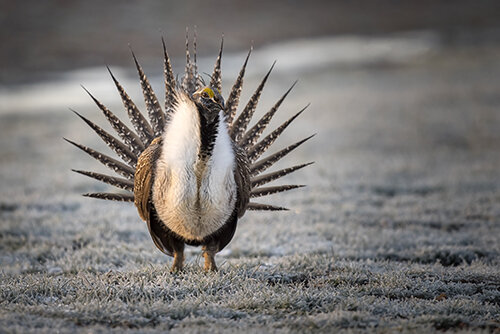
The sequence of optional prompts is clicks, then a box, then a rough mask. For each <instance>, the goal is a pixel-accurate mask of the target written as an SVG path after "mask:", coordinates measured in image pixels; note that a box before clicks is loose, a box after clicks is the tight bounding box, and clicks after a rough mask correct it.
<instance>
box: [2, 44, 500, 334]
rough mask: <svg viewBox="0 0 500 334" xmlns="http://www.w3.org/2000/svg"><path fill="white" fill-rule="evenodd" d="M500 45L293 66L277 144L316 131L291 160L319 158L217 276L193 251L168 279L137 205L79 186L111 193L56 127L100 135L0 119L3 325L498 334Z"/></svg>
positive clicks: (70, 121)
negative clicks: (296, 69) (286, 126)
mask: <svg viewBox="0 0 500 334" xmlns="http://www.w3.org/2000/svg"><path fill="white" fill-rule="evenodd" d="M498 54H500V52H499V49H498V47H496V46H495V45H493V46H491V45H490V46H488V47H486V46H483V48H482V49H481V52H477V51H475V50H474V49H473V48H472V47H470V46H468V47H466V48H464V49H457V47H456V46H455V48H454V49H445V48H443V49H438V50H435V51H433V52H431V53H430V54H428V55H426V56H424V57H421V58H419V59H417V60H410V61H408V62H406V63H398V64H390V63H389V64H382V65H383V66H377V65H376V64H368V65H367V66H365V67H363V66H355V67H352V68H350V67H348V66H347V67H346V66H343V67H335V66H332V67H328V68H326V69H323V70H322V71H315V70H312V71H311V72H307V73H301V82H300V83H299V86H298V87H297V90H296V93H295V94H293V96H291V97H290V99H289V101H288V102H287V103H285V105H284V111H283V112H282V114H281V116H277V117H282V118H281V119H284V118H285V117H286V116H287V115H289V114H291V113H292V112H294V111H295V110H296V109H298V108H299V107H295V106H296V105H300V106H302V105H304V104H305V103H306V102H308V101H312V102H313V104H312V106H311V108H310V110H308V112H307V113H305V114H304V115H301V117H300V120H298V122H297V124H296V125H295V127H294V128H293V129H294V130H291V131H287V134H286V135H284V138H283V139H280V141H278V146H279V145H280V144H282V145H284V144H286V143H289V142H290V141H291V140H292V139H293V138H297V137H299V138H300V137H305V136H306V135H308V134H310V133H311V132H318V135H317V136H316V137H315V138H314V139H313V140H312V141H311V143H308V144H306V146H305V147H304V148H301V149H299V150H298V151H297V152H294V153H293V155H291V156H290V160H289V161H293V162H306V161H310V160H315V161H316V164H315V165H313V166H311V167H309V168H307V169H305V170H303V171H300V172H298V173H297V174H296V175H290V176H289V177H287V178H288V181H289V182H298V183H305V184H307V185H308V187H307V188H304V189H300V190H297V191H292V192H290V193H289V194H284V195H282V196H275V197H274V198H271V197H270V198H269V199H266V201H267V202H269V203H274V204H279V205H285V206H288V207H290V208H292V211H290V212H288V213H276V214H274V213H264V214H259V213H253V212H250V213H248V214H247V215H246V216H245V217H244V218H243V219H242V220H241V221H240V223H239V226H238V230H237V232H236V236H235V238H234V239H233V241H232V242H231V243H230V245H229V246H228V247H227V249H225V250H224V251H222V252H221V253H220V254H218V255H217V258H216V259H217V262H218V264H219V267H220V271H219V272H217V273H204V272H203V270H202V258H201V257H200V254H199V249H195V248H189V249H188V251H187V264H186V269H185V271H184V272H182V273H177V274H171V273H170V272H169V267H170V264H171V259H170V258H168V257H166V256H164V255H163V254H161V253H160V252H159V251H158V250H156V248H155V247H154V245H153V243H152V242H151V240H150V237H149V235H148V232H147V228H146V226H145V224H144V223H143V222H141V221H140V219H139V218H138V216H137V213H136V211H135V208H134V207H133V205H127V204H120V203H106V202H102V201H98V200H91V199H86V198H82V197H81V196H80V195H79V194H80V193H83V192H89V191H94V190H97V191H99V190H103V189H106V188H105V187H104V186H102V185H98V184H96V183H95V182H93V181H91V180H87V179H85V178H84V177H82V176H79V175H76V174H72V173H71V172H70V171H69V169H70V168H89V167H90V168H94V167H96V166H97V163H95V162H92V161H91V160H90V159H89V158H87V157H86V156H85V155H84V154H83V153H81V152H79V151H77V150H76V149H74V148H72V147H70V146H69V145H67V144H65V143H64V142H63V141H62V139H61V137H62V136H65V137H70V138H72V139H75V140H78V141H81V142H84V143H86V144H89V145H92V146H97V147H102V146H99V144H98V141H97V140H96V139H95V136H94V135H93V134H91V133H90V132H89V131H88V130H87V129H86V127H85V124H83V123H82V122H80V121H79V120H78V119H77V118H76V117H73V115H71V113H69V112H65V111H51V112H48V113H43V112H42V111H40V113H36V114H34V113H31V114H13V113H3V114H2V115H1V116H0V139H1V140H0V150H1V155H0V157H1V160H0V178H1V179H0V180H1V188H0V265H1V269H0V332H19V333H30V332H32V333H54V332H58V331H59V332H63V333H64V332H117V333H123V332H130V333H133V332H140V333H148V332H166V331H168V330H170V331H172V332H182V333H206V332H250V333H252V332H253V333H261V332H276V333H281V332H300V333H302V332H324V333H332V332H370V333H371V332H380V333H392V332H416V333H417V332H418V333H422V332H437V331H439V332H440V331H460V332H498V331H499V330H500V322H499V319H500V257H499V254H500V238H499V236H500V169H499V168H498V167H499V162H500V156H499V152H500V144H499V143H500V137H499V134H500V131H499V129H500V119H499V117H498V115H499V113H498V105H499V104H500V98H499V94H498V87H500V61H499V59H500V57H498ZM277 70H278V74H280V73H279V67H278V68H277ZM280 75H281V76H278V77H279V78H281V79H283V80H281V81H285V79H287V80H286V81H287V82H292V81H293V79H294V78H295V74H294V73H289V74H283V73H281V74H280ZM288 75H289V76H290V78H289V77H288ZM292 76H293V77H292ZM288 79H290V80H288ZM277 81H278V82H277ZM279 81H280V80H276V81H274V83H273V81H272V80H270V83H269V92H272V94H271V93H269V94H270V95H264V97H263V101H262V105H263V106H264V108H263V109H262V110H261V111H260V112H263V110H264V109H265V108H266V107H267V106H270V105H272V103H273V101H272V100H271V99H274V98H275V97H277V96H278V95H279V94H280V92H281V91H282V89H284V88H283V83H282V82H279ZM110 84H111V83H110ZM248 85H249V86H250V87H252V86H255V85H256V83H255V81H252V80H249V83H248ZM275 92H276V96H274V95H273V94H274V93H275ZM82 94H83V93H82ZM271 95H273V96H271ZM109 101H113V97H109V99H108V97H106V100H105V102H106V103H108V104H109V103H110V102H109ZM114 101H115V102H116V100H114ZM114 107H115V110H119V107H118V106H114ZM81 112H82V113H84V114H85V115H87V116H90V117H91V118H92V119H97V120H99V119H100V118H99V117H101V116H99V114H98V112H97V111H96V110H95V109H93V107H92V103H91V101H89V109H88V110H84V111H81ZM101 121H102V122H100V124H102V123H104V121H103V120H102V118H101ZM275 124H279V123H278V121H276V123H275ZM95 169H98V167H96V168H95Z"/></svg>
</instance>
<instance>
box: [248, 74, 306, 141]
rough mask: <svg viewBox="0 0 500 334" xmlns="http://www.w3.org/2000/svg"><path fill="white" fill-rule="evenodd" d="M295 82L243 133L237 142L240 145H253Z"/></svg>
mask: <svg viewBox="0 0 500 334" xmlns="http://www.w3.org/2000/svg"><path fill="white" fill-rule="evenodd" d="M296 83H297V81H295V82H294V83H293V85H292V86H291V87H290V88H289V89H288V90H287V92H286V93H285V94H283V96H282V97H281V98H280V99H279V100H278V102H276V104H275V105H274V106H273V107H272V108H271V110H269V111H268V112H267V113H266V114H265V115H264V116H262V118H261V119H260V120H259V121H258V122H257V123H256V124H255V125H254V126H253V127H252V128H251V129H250V130H248V131H247V132H246V133H245V135H244V136H243V138H242V139H241V140H240V142H239V144H240V146H241V147H246V148H248V147H251V146H253V145H255V143H256V142H257V140H259V137H260V135H261V134H262V132H264V130H265V129H266V127H267V125H268V124H269V122H270V121H271V119H272V118H273V116H274V114H275V113H276V111H277V110H278V108H279V107H280V105H281V103H282V102H283V100H285V98H286V97H287V95H288V93H290V91H291V90H292V89H293V87H294V86H295V84H296Z"/></svg>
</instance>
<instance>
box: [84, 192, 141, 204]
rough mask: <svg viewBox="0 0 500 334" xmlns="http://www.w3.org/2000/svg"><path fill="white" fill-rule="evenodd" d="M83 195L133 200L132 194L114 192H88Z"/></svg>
mask: <svg viewBox="0 0 500 334" xmlns="http://www.w3.org/2000/svg"><path fill="white" fill-rule="evenodd" d="M83 196H85V197H92V198H98V199H105V200H108V201H119V202H133V201H134V195H133V194H115V193H89V194H83Z"/></svg>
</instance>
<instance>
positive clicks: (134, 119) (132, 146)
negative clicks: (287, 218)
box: [65, 31, 313, 211]
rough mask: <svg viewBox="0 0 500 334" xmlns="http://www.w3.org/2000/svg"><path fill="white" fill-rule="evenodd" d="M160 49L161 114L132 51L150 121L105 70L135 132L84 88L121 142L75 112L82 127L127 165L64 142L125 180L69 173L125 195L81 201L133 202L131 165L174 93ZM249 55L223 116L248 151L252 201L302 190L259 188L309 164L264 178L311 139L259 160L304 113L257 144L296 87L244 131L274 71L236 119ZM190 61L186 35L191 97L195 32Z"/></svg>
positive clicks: (217, 77) (165, 116) (186, 83)
mask: <svg viewBox="0 0 500 334" xmlns="http://www.w3.org/2000/svg"><path fill="white" fill-rule="evenodd" d="M223 43H224V40H223V39H222V41H221V45H220V49H219V53H218V56H217V59H216V62H215V65H214V69H213V72H212V76H211V81H210V85H211V86H212V87H214V88H217V89H219V91H221V83H222V79H221V78H222V71H221V60H222V50H223V45H224V44H223ZM162 45H163V57H164V82H165V104H164V106H165V110H162V107H161V105H160V103H159V101H158V99H157V97H156V95H155V93H154V91H153V89H152V87H151V85H150V83H149V81H148V78H147V76H146V74H145V73H144V71H143V69H142V67H141V65H140V64H139V62H138V60H137V58H136V56H135V54H134V53H133V52H132V57H133V60H134V63H135V66H136V69H137V72H138V75H139V81H140V84H141V88H142V92H143V95H144V102H145V105H146V109H147V112H148V113H147V115H148V118H149V120H148V119H146V117H144V116H143V114H142V113H141V112H140V110H139V109H138V108H137V106H136V105H135V103H134V102H133V101H132V99H131V98H130V97H129V95H128V94H127V93H126V91H125V89H124V88H123V86H122V85H121V84H120V83H119V82H118V80H117V79H116V77H115V76H114V75H113V73H112V72H111V70H110V69H109V67H108V71H109V73H110V75H111V78H112V79H113V82H114V83H115V86H116V88H117V90H118V93H119V94H120V97H121V99H122V102H123V105H124V107H125V110H126V112H127V114H128V117H129V119H130V121H131V123H132V125H133V127H134V130H135V131H133V130H131V129H130V128H129V127H127V126H126V125H125V124H124V123H123V122H122V121H121V120H120V119H119V118H118V117H117V116H116V115H115V114H114V113H112V112H111V111H110V110H109V109H108V108H106V107H105V106H104V105H103V104H102V103H101V102H100V101H99V100H97V99H96V98H95V97H94V96H93V95H92V94H90V92H89V91H88V90H87V89H85V88H84V89H85V91H86V92H87V93H88V94H89V96H90V97H91V98H92V100H93V101H94V102H95V104H96V105H97V106H98V107H99V109H100V110H101V111H102V112H103V114H104V116H105V117H106V119H107V120H108V122H109V123H110V124H111V126H112V127H113V129H114V130H115V131H116V133H117V134H118V136H119V137H120V138H121V140H122V141H120V140H119V139H118V138H116V137H114V136H112V135H111V134H109V133H108V132H106V131H105V130H103V129H102V128H100V127H99V126H98V125H97V124H95V123H93V122H91V121H90V120H88V119H87V118H85V117H84V116H82V115H80V114H78V113H76V112H75V113H76V114H77V115H78V116H79V117H80V118H81V119H82V120H83V121H84V122H86V123H87V124H88V125H89V126H90V127H91V128H92V129H93V130H94V131H95V132H96V133H97V134H98V135H99V136H100V137H101V139H102V140H103V141H104V142H105V143H106V144H107V145H108V146H109V147H110V148H111V149H112V150H113V151H115V153H116V154H117V155H118V156H119V157H120V158H121V159H122V160H123V161H124V162H125V163H123V162H120V161H118V160H116V159H114V158H112V157H110V156H108V155H106V154H103V153H101V152H98V151H95V150H93V149H91V148H89V147H87V146H84V145H81V144H77V143H75V142H73V141H71V140H68V139H65V140H66V141H68V142H69V143H71V144H72V145H74V146H76V147H78V148H79V149H81V150H83V151H84V152H86V153H87V154H89V155H90V156H91V157H93V158H94V159H96V160H98V161H100V162H101V163H102V164H104V165H105V166H107V167H108V168H110V169H111V170H113V171H114V172H116V173H117V174H119V175H121V176H123V177H125V178H121V177H115V176H110V175H105V174H100V173H95V172H90V171H82V170H73V171H74V172H76V173H79V174H82V175H85V176H88V177H90V178H93V179H96V180H98V181H101V182H104V183H106V184H109V185H112V186H115V187H118V188H120V189H123V190H125V191H128V193H89V194H84V196H87V197H92V198H99V199H105V200H112V201H126V202H133V201H134V195H133V193H132V191H133V180H134V173H135V166H136V164H137V159H138V157H139V155H140V154H141V153H142V152H143V151H144V150H145V148H146V147H148V145H149V144H150V143H151V142H152V141H153V139H154V138H156V137H158V136H161V134H162V133H163V131H164V128H165V124H166V123H167V122H168V120H169V119H170V115H171V113H172V112H173V109H174V106H175V92H176V90H177V89H178V88H177V86H178V85H177V81H176V79H175V77H174V74H173V71H172V65H171V62H170V58H169V56H168V53H167V49H166V47H165V41H164V39H163V38H162ZM251 52H252V48H250V50H249V51H248V54H247V56H246V58H245V62H244V63H243V65H242V67H241V69H240V72H239V75H238V77H237V79H236V81H235V83H234V85H233V86H232V88H231V91H230V93H229V96H228V98H227V101H226V107H225V109H224V115H225V118H226V121H227V123H228V125H229V132H230V134H231V136H232V138H233V139H234V140H235V142H236V143H237V145H238V146H239V147H241V148H242V149H244V150H245V151H246V152H247V155H248V158H249V161H250V162H251V163H252V164H251V166H249V167H250V171H251V175H252V176H251V186H252V190H251V194H250V196H251V197H252V198H254V197H260V196H266V195H271V194H275V193H279V192H283V191H288V190H292V189H296V188H299V187H302V185H281V186H267V187H262V186H263V185H265V184H267V183H269V182H272V181H274V180H277V179H279V178H281V177H284V176H286V175H288V174H290V173H292V172H294V171H297V170H299V169H302V168H304V167H306V166H308V165H310V164H312V162H310V163H305V164H299V165H295V166H292V167H288V168H284V169H281V170H278V171H275V172H271V173H267V174H262V173H263V172H264V171H265V170H267V169H268V168H270V167H271V166H272V165H273V164H274V163H276V162H277V161H278V160H280V159H281V158H283V157H284V156H285V155H287V154H288V153H290V152H291V151H293V150H294V149H295V148H297V147H298V146H300V145H301V144H302V143H304V142H305V141H307V140H308V139H310V138H311V137H313V136H310V137H307V138H305V139H303V140H301V141H298V142H296V143H294V144H292V145H290V146H287V147H285V148H284V149H282V150H280V151H278V152H276V153H274V154H271V155H269V156H268V157H266V158H262V159H260V160H258V159H259V158H260V156H261V155H262V154H263V153H265V152H266V151H267V150H268V149H269V147H270V146H272V144H273V143H274V142H275V140H276V139H277V138H278V137H279V136H280V135H281V134H282V132H283V131H284V130H285V129H286V128H287V127H288V126H289V125H290V123H292V122H293V121H294V120H295V119H296V118H297V117H298V116H299V115H300V114H301V113H302V112H303V111H304V110H305V109H306V108H307V106H306V107H305V108H303V109H302V110H300V111H299V112H298V113H297V114H295V115H293V116H292V117H291V118H290V119H288V120H287V121H286V122H284V123H283V124H281V125H280V126H279V127H278V128H276V129H275V130H273V131H271V132H270V134H268V135H267V136H266V137H265V138H264V139H262V140H260V141H259V138H260V136H261V135H262V133H263V132H264V130H265V129H266V127H267V126H268V125H269V123H270V121H271V119H272V117H273V116H274V115H275V113H276V112H277V110H278V108H279V107H280V106H281V105H282V103H283V101H284V100H285V98H286V97H287V96H288V94H289V93H290V91H291V90H292V89H293V87H294V86H295V84H296V82H294V83H293V85H292V86H291V87H290V88H289V89H288V90H287V91H286V92H285V94H283V96H282V97H281V98H280V99H279V100H278V101H277V102H276V103H275V105H274V106H273V107H272V108H271V109H270V110H269V111H268V112H267V113H266V114H265V115H264V116H263V117H262V118H260V119H259V120H258V121H257V122H256V123H255V124H254V125H253V126H252V127H251V128H250V129H249V130H247V127H248V125H249V123H250V122H251V119H252V117H253V115H254V113H255V110H256V107H257V103H258V102H259V100H260V96H261V93H262V91H263V89H264V85H265V83H266V81H267V79H268V78H269V75H270V73H271V71H272V69H273V68H274V65H275V63H273V65H272V66H271V68H270V69H269V71H268V72H267V73H266V75H265V76H264V78H263V79H262V81H261V82H260V84H259V86H258V87H257V89H256V90H255V92H254V93H253V95H252V97H251V98H250V100H249V101H248V103H247V104H246V106H245V107H244V109H243V110H242V112H241V113H240V115H239V116H238V117H237V118H236V119H235V116H236V113H237V112H236V110H237V107H238V104H239V101H240V94H241V90H242V86H243V79H244V76H245V70H246V67H247V64H248V60H249V58H250V54H251ZM193 57H194V59H193V60H191V57H190V53H189V36H188V34H187V31H186V70H185V74H184V76H183V79H182V85H181V87H182V89H184V90H185V91H187V92H189V93H192V92H193V91H194V90H195V89H197V88H199V86H200V85H201V79H200V77H199V75H198V69H197V64H196V32H195V36H194V50H193ZM247 209H248V210H259V211H279V210H288V209H287V208H284V207H280V206H274V205H270V204H260V203H255V202H250V203H249V205H248V207H247Z"/></svg>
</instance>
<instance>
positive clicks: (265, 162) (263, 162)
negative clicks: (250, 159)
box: [250, 135, 314, 176]
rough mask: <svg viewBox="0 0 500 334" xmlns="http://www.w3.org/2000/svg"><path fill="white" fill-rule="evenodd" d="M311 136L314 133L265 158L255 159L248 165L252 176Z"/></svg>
mask: <svg viewBox="0 0 500 334" xmlns="http://www.w3.org/2000/svg"><path fill="white" fill-rule="evenodd" d="M312 137H314V135H312V136H309V137H307V138H304V139H302V140H301V141H298V142H296V143H295V144H292V145H290V146H287V147H285V148H284V149H282V150H281V151H278V152H276V153H274V154H272V155H270V156H268V157H267V158H264V159H261V160H258V161H256V162H255V163H253V164H252V166H251V167H250V172H251V174H252V176H256V175H258V174H260V173H262V172H263V171H265V170H266V169H268V168H269V167H271V166H272V165H274V163H276V162H277V161H278V160H280V159H281V158H283V157H284V156H285V155H287V154H288V153H290V152H291V151H293V150H294V149H296V148H297V147H299V146H300V145H302V144H303V143H304V142H306V141H307V140H309V139H311V138H312Z"/></svg>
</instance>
